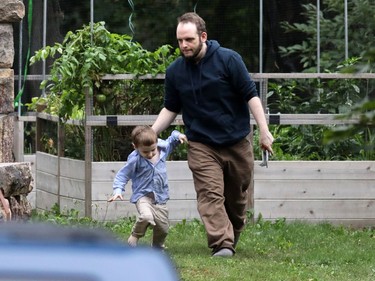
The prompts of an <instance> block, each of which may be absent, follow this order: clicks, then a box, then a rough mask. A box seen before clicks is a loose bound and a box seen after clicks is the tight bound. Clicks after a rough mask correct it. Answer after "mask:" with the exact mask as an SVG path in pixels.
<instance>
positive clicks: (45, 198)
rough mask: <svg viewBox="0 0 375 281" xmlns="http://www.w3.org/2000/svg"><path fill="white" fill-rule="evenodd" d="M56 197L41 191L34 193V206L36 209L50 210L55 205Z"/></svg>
mask: <svg viewBox="0 0 375 281" xmlns="http://www.w3.org/2000/svg"><path fill="white" fill-rule="evenodd" d="M57 200H58V198H57V195H56V194H53V193H49V192H46V191H44V190H41V189H37V191H36V205H37V208H38V209H42V210H51V208H52V207H53V205H54V204H56V203H57Z"/></svg>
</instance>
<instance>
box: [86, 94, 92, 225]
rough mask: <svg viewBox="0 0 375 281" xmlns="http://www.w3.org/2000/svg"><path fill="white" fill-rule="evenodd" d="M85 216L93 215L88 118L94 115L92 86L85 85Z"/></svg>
mask: <svg viewBox="0 0 375 281" xmlns="http://www.w3.org/2000/svg"><path fill="white" fill-rule="evenodd" d="M84 93H85V124H84V125H85V216H86V217H89V218H91V217H92V207H91V203H92V194H91V193H92V191H91V181H92V180H91V179H92V160H93V157H92V155H93V147H92V128H91V126H90V125H87V119H88V118H89V117H90V116H91V115H92V98H91V96H90V88H89V87H85V89H84Z"/></svg>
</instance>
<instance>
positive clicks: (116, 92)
mask: <svg viewBox="0 0 375 281" xmlns="http://www.w3.org/2000/svg"><path fill="white" fill-rule="evenodd" d="M61 2H62V5H67V4H68V3H69V1H61ZM104 2H106V1H104ZM104 2H103V3H104ZM107 2H108V1H107ZM167 2H168V3H167ZM169 2H170V3H169ZM193 2H194V1H187V2H186V3H185V4H186V5H187V6H184V5H185V4H184V5H182V4H181V5H179V4H178V5H177V2H176V3H175V1H165V3H164V2H163V3H158V4H157V5H159V6H158V7H159V8H160V7H162V6H163V5H166V4H170V5H171V9H170V13H168V15H167V16H165V17H164V18H161V17H158V16H156V17H147V11H148V9H150V5H149V4H147V3H146V2H145V1H137V5H136V7H135V10H134V11H130V10H129V7H127V8H126V9H128V12H129V14H130V13H132V16H133V17H132V19H133V22H134V24H135V30H129V26H128V25H122V27H123V28H122V29H121V28H118V25H116V24H115V22H116V21H110V23H104V22H99V23H96V25H95V28H94V36H93V38H94V40H93V44H92V43H91V41H90V40H91V38H90V36H91V35H90V34H89V27H88V26H86V27H83V28H80V29H77V31H75V32H71V31H69V32H68V33H67V35H66V37H65V39H64V40H63V43H56V44H54V45H53V46H52V47H48V46H47V47H46V48H43V49H40V50H38V51H37V52H36V53H35V56H34V57H33V58H32V62H33V63H35V64H36V62H37V61H39V60H42V59H47V60H48V59H50V58H52V57H54V56H55V55H59V57H58V58H57V59H56V60H55V61H54V63H53V64H52V67H51V75H52V79H51V81H44V82H43V84H42V86H45V87H46V89H47V90H48V99H49V106H48V107H47V109H46V110H47V112H50V113H52V114H57V115H59V116H60V117H61V118H62V120H66V119H67V118H77V119H80V118H82V116H83V114H82V113H83V105H84V96H83V94H82V93H83V90H82V89H83V87H84V86H87V85H89V86H90V87H91V89H92V94H93V97H94V114H96V115H101V114H103V115H112V114H113V115H116V114H157V113H158V112H159V110H160V108H161V107H162V99H163V86H162V82H161V81H157V80H156V81H155V80H154V81H147V82H146V81H141V80H134V81H126V80H122V81H101V78H100V77H101V75H102V74H104V73H135V74H144V73H152V74H156V73H163V72H164V70H165V67H166V66H167V65H168V64H169V63H170V62H171V61H172V60H173V59H174V58H175V57H176V56H177V55H178V52H177V51H176V50H173V47H171V46H172V45H173V44H175V43H173V42H174V41H175V39H174V37H175V35H174V29H175V17H176V15H179V14H180V12H181V13H182V11H184V10H186V9H190V10H191V8H189V7H193V6H196V5H194V3H193ZM289 2H290V1H286V2H285V3H284V4H285V8H286V11H285V14H284V16H282V15H281V14H279V15H278V17H275V16H274V15H275V14H274V12H275V11H276V10H277V8H278V5H279V4H277V3H276V2H275V1H269V2H267V4H265V13H266V14H267V15H269V16H270V18H269V19H268V20H267V23H266V25H265V27H266V30H265V37H266V38H268V37H267V36H268V34H269V33H272V34H273V36H272V37H269V38H270V40H269V41H268V40H265V42H266V46H267V47H266V48H265V49H266V50H269V48H270V46H272V48H271V49H272V50H273V51H272V52H270V53H268V52H267V51H266V54H265V58H266V59H265V61H266V62H265V66H266V68H267V69H268V71H270V70H271V68H268V67H267V65H268V62H270V61H272V65H274V66H276V68H277V70H278V71H282V70H292V69H293V70H298V71H302V72H316V65H317V57H316V48H317V45H316V34H317V30H316V7H315V6H314V5H313V4H311V3H305V2H304V1H302V2H299V3H298V5H295V6H293V7H294V8H293V9H291V8H290V7H291V6H292V5H291V4H290V3H289ZM210 3H211V4H212V7H210V8H207V5H208V4H207V3H206V1H201V2H199V5H198V6H196V8H197V12H199V13H200V14H202V15H203V16H204V17H205V18H208V19H211V17H212V16H213V15H214V14H215V11H216V12H217V13H216V14H219V15H222V16H223V18H228V22H230V23H231V24H227V23H224V22H223V21H218V20H211V21H208V20H207V23H208V28H209V34H210V35H211V34H213V35H214V36H212V37H211V36H210V37H211V38H213V39H219V41H220V39H221V40H223V42H226V44H227V46H228V47H233V46H234V47H233V48H234V49H236V50H238V51H239V52H240V53H242V52H243V53H244V54H245V56H244V58H245V61H246V62H247V64H249V65H250V68H249V69H250V71H251V69H252V67H253V66H254V65H256V64H257V62H256V61H257V59H254V60H253V61H252V59H250V60H249V57H247V55H248V53H249V52H248V51H246V50H241V48H242V47H243V46H245V45H246V44H245V45H244V44H239V41H237V39H236V38H238V36H239V37H241V36H240V35H241V34H242V33H243V32H245V31H244V29H245V27H244V28H238V27H240V26H242V25H244V24H245V23H246V21H244V20H243V17H244V16H246V15H250V14H251V15H254V14H256V12H257V11H256V10H257V9H258V7H256V6H253V7H251V8H252V9H251V12H248V11H249V10H248V9H249V6H246V5H244V3H242V2H241V1H240V2H238V5H237V4H236V5H229V4H228V3H227V4H224V3H223V1H211V2H210ZM195 4H196V3H195ZM294 4H295V3H294ZM70 5H73V4H72V3H70ZM96 5H97V7H96V8H98V10H99V11H102V9H101V8H100V7H101V5H102V3H101V4H99V2H97V4H96ZM116 5H120V4H119V3H116ZM116 5H115V6H116ZM121 5H122V6H121V7H122V8H121V7H118V6H116V7H118V8H119V9H120V8H121V9H125V6H126V4H124V3H122V4H121ZM343 5H344V3H343V1H337V0H327V1H324V3H323V5H322V7H321V8H322V10H321V13H320V16H321V19H320V21H321V23H320V26H321V31H320V36H321V42H322V43H321V54H322V56H321V60H320V64H321V67H322V69H323V71H324V72H340V71H341V72H343V71H345V72H347V71H363V72H372V71H373V69H374V59H373V56H371V54H372V52H373V51H371V48H370V46H372V45H373V43H374V30H375V29H374V26H373V25H374V22H375V21H360V20H359V19H361V18H371V17H374V14H375V13H372V11H374V10H375V3H372V2H369V1H366V0H360V1H356V2H355V3H352V2H350V3H349V7H348V8H349V11H348V12H349V23H348V24H349V37H350V39H351V40H349V50H350V55H351V57H350V58H348V59H345V56H344V53H345V51H344V47H345V46H344V43H345V42H344V40H343V38H344V29H343V23H344V14H343V9H344V7H343ZM296 6H298V7H300V11H302V12H301V13H300V15H299V16H298V17H297V16H293V15H295V13H296V11H298V9H297V8H295V7H296ZM86 8H87V7H86ZM225 8H227V9H228V10H225ZM111 9H112V8H111ZM111 9H109V10H111ZM232 9H234V10H235V11H234V10H233V11H232ZM229 11H232V12H233V13H230V12H229ZM81 12H82V13H86V12H87V11H81ZM246 13H247V14H246ZM98 15H100V16H102V17H103V18H106V17H108V15H106V14H105V13H104V14H100V12H99V13H98ZM113 15H114V19H116V18H117V16H116V12H114V13H113ZM272 15H273V17H271V16H272ZM285 17H286V18H287V19H288V20H286V21H284V22H282V24H281V27H282V31H280V30H279V29H277V28H275V24H276V23H277V22H280V21H281V19H282V18H285ZM140 18H144V19H145V20H142V21H141V20H140ZM172 18H173V19H172ZM69 19H70V20H73V19H77V17H76V16H75V15H74V14H69V15H68V16H67V21H66V22H70V20H69ZM158 19H160V22H161V23H164V24H165V29H164V32H163V33H162V35H161V36H160V37H159V39H160V40H162V41H164V42H171V44H172V45H168V44H167V45H162V46H161V47H157V48H156V51H152V52H151V51H148V50H146V48H145V47H143V46H148V48H150V46H151V45H153V46H154V44H155V42H159V41H157V40H156V41H155V40H154V39H152V38H153V36H152V34H151V31H150V30H154V28H155V25H153V23H154V21H155V20H156V21H158ZM81 21H82V19H81ZM251 21H252V28H248V27H246V30H247V32H250V31H254V30H255V23H256V20H255V19H251ZM268 24H269V25H268ZM105 26H110V27H111V28H113V29H116V26H117V28H118V30H127V31H130V33H131V32H133V31H135V32H134V33H133V34H131V35H126V34H124V35H119V34H116V33H111V32H109V31H108V30H107V29H106V27H105ZM147 27H148V28H149V31H148V32H145V33H143V32H142V33H140V32H139V31H140V30H145V29H147ZM233 29H236V32H233V31H232V30H233ZM223 31H227V32H223ZM358 31H360V32H358ZM159 34H160V32H159ZM224 34H226V35H227V36H228V38H225V36H224ZM281 35H282V38H283V40H281V39H280V38H281V37H279V36H281ZM133 36H134V37H133ZM288 36H289V37H288ZM215 37H216V38H215ZM134 38H139V39H140V40H141V41H142V42H143V45H141V44H140V43H137V42H135V41H134ZM161 38H162V39H161ZM167 38H168V39H167ZM170 38H173V39H170ZM246 38H247V37H246ZM251 38H252V41H253V42H254V43H256V45H257V44H258V42H257V39H256V38H255V37H254V36H252V37H251ZM287 38H289V39H290V40H289V39H288V40H287ZM291 38H293V40H292V39H291ZM352 38H353V40H352ZM153 40H154V41H153ZM246 40H247V39H246ZM151 42H153V43H151ZM282 43H285V44H286V45H284V46H283V45H282ZM268 44H270V45H268ZM232 45H233V46H232ZM368 48H370V51H369V49H368ZM271 53H272V55H270V57H272V60H268V59H267V58H269V57H268V55H269V54H271ZM82 62H83V63H82ZM249 62H250V63H249ZM291 65H293V67H291ZM61 77H63V78H62V80H61V81H62V82H63V83H61V81H60V79H61ZM77 78H78V79H77ZM64 79H65V80H64ZM92 81H94V83H93V84H90V83H91V82H92ZM374 84H375V83H374V81H371V80H358V79H356V80H355V79H350V80H335V79H331V80H322V79H307V80H295V81H286V80H274V81H270V84H269V92H268V95H267V99H268V107H269V110H270V113H279V112H280V113H339V114H344V115H347V116H351V115H354V114H361V116H362V117H361V124H360V125H359V126H355V127H352V128H347V127H344V126H317V125H296V126H285V125H284V126H270V127H271V130H272V131H273V134H274V136H275V137H276V142H275V145H274V150H275V151H276V153H275V155H274V156H273V159H275V160H282V159H301V160H346V159H352V160H355V159H357V160H371V159H374V157H375V156H374V149H373V148H374V145H373V143H374V142H373V140H374V135H375V134H374V126H373V121H372V123H371V122H369V120H373V113H372V115H371V112H373V103H372V102H371V100H373V99H374V97H375V93H374V89H375V85H374ZM37 101H40V99H39V100H34V101H32V102H31V103H30V104H29V106H30V107H29V108H31V109H32V108H33V106H35V103H36V102H37ZM366 101H367V102H366ZM361 104H363V105H364V106H363V107H362V106H361ZM171 129H172V128H171ZM179 129H180V130H183V127H182V128H179ZM130 130H131V128H124V127H118V128H116V127H99V128H95V129H94V144H95V147H94V151H95V152H94V159H95V160H96V161H102V160H103V161H109V160H124V159H126V156H127V154H128V153H129V150H130V149H131V147H130V144H128V142H126V141H124V140H127V139H128V135H129V132H130ZM66 131H67V134H69V133H71V134H72V135H74V136H80V139H81V138H82V137H83V130H82V128H78V127H74V126H73V127H69V126H66ZM167 134H169V131H167V132H165V133H164V135H163V136H165V137H166V136H167ZM163 136H162V137H163ZM257 137H258V136H257V132H256V131H255V142H257ZM48 140H49V138H45V141H46V142H48ZM81 145H82V142H81V141H77V140H76V139H75V138H69V137H68V138H66V150H65V154H66V156H71V157H75V158H82V157H83V149H82V147H81ZM254 147H255V150H256V153H255V155H256V157H259V156H260V155H261V153H260V152H259V150H258V149H259V148H258V146H257V145H255V146H254ZM185 153H186V151H178V152H177V155H176V156H173V159H184V158H185Z"/></svg>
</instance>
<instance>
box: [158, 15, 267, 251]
mask: <svg viewBox="0 0 375 281" xmlns="http://www.w3.org/2000/svg"><path fill="white" fill-rule="evenodd" d="M176 35H177V41H178V44H179V48H180V50H181V54H182V56H181V57H180V58H178V59H177V60H176V61H174V62H173V63H172V64H171V65H170V66H169V67H168V69H167V72H166V77H165V98H164V108H163V109H162V110H161V112H160V113H159V116H158V118H157V119H156V121H155V123H154V125H153V126H152V128H153V129H154V130H155V131H156V132H157V133H160V132H161V131H163V130H165V129H166V128H167V127H168V126H169V125H170V124H171V123H172V122H173V120H174V119H175V117H176V116H177V114H178V113H179V112H180V111H181V112H182V117H183V121H184V124H185V126H186V136H187V138H188V140H189V150H188V164H189V168H190V170H191V171H192V174H193V179H194V186H195V190H196V193H197V203H198V211H199V214H200V216H201V219H202V221H203V223H204V226H205V229H206V232H207V240H208V247H209V248H211V249H212V255H213V256H215V257H216V256H225V257H230V256H233V255H234V253H235V247H236V244H237V242H238V239H239V237H240V234H241V231H242V230H243V228H244V226H245V220H246V204H247V199H248V196H247V189H248V187H249V185H250V183H251V181H252V169H253V166H254V157H253V148H252V145H251V142H250V139H249V134H250V114H249V108H250V110H251V112H252V114H253V116H254V118H255V120H256V122H257V124H258V127H259V133H260V145H261V148H262V149H265V150H268V151H269V152H270V153H272V142H273V136H272V135H271V133H270V132H269V129H268V125H267V122H266V118H265V115H264V110H263V108H262V104H261V101H260V99H259V97H258V92H257V90H256V85H255V83H254V82H253V81H252V80H251V78H250V76H249V73H248V71H247V69H246V66H245V64H244V62H243V60H242V58H241V57H240V55H239V54H237V53H236V52H234V51H233V50H230V49H226V48H222V47H220V45H219V43H218V42H217V41H214V40H208V39H207V31H206V26H205V22H204V20H203V19H202V18H201V17H199V16H198V15H197V14H196V13H186V14H184V15H182V16H181V17H179V18H178V25H177V30H176Z"/></svg>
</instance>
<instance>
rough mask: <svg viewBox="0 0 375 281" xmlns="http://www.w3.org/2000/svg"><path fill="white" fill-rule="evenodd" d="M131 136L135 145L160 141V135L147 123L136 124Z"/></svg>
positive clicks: (146, 144)
mask: <svg viewBox="0 0 375 281" xmlns="http://www.w3.org/2000/svg"><path fill="white" fill-rule="evenodd" d="M131 138H132V142H133V144H134V145H135V146H138V145H145V146H149V145H153V144H154V143H156V142H157V141H158V136H157V134H156V133H155V131H154V130H153V129H152V128H151V127H150V126H147V125H142V126H136V127H135V128H134V129H133V131H132V134H131Z"/></svg>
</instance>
